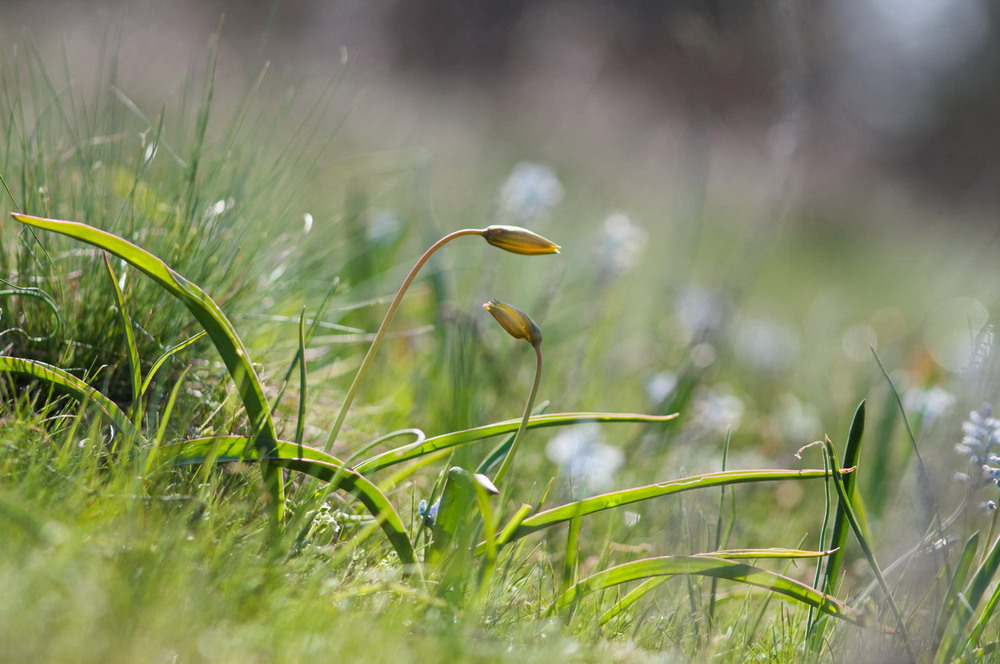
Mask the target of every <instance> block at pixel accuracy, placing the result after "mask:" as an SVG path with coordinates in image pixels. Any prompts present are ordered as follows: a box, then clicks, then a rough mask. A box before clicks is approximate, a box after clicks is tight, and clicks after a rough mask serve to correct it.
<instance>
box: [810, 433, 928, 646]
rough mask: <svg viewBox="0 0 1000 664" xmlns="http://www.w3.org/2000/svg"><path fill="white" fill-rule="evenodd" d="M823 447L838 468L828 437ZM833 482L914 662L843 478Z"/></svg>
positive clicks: (899, 614) (836, 477) (899, 616)
mask: <svg viewBox="0 0 1000 664" xmlns="http://www.w3.org/2000/svg"><path fill="white" fill-rule="evenodd" d="M823 449H824V450H825V451H826V455H827V459H828V460H829V463H830V466H831V467H832V468H839V467H840V465H839V462H838V461H837V453H836V452H835V451H834V450H833V443H831V442H830V439H829V438H828V439H826V440H825V441H824V442H823ZM833 482H834V486H835V487H836V488H837V495H838V497H839V498H840V502H841V504H843V506H844V515H845V516H846V517H847V519H848V521H849V522H850V524H851V529H852V530H854V536H855V537H856V539H857V540H858V544H859V545H860V546H861V550H862V551H863V552H864V554H865V558H866V559H867V560H868V566H869V567H870V568H871V570H872V574H874V575H875V579H876V581H878V585H879V587H880V588H881V589H882V593H883V594H884V595H885V600H886V602H887V603H888V604H889V608H890V610H891V611H892V614H893V616H894V617H895V618H896V625H897V627H898V628H899V635H900V637H901V638H902V639H903V646H904V647H905V648H906V654H907V656H908V657H909V659H910V661H911V662H916V661H917V657H916V655H915V654H914V650H913V646H912V645H911V643H910V635H909V633H908V632H907V630H906V623H905V622H904V620H903V613H902V611H900V610H899V607H898V606H897V605H896V600H895V599H893V597H892V591H891V590H890V588H889V584H888V583H886V581H885V577H884V576H883V575H882V570H881V569H880V568H879V565H878V562H877V561H876V560H875V552H874V551H872V548H871V546H870V545H869V544H868V538H867V537H865V534H864V531H863V530H862V529H861V524H860V522H859V521H858V517H857V515H855V513H854V509H853V507H851V497H850V495H849V494H848V493H847V489H845V488H844V482H843V478H842V477H841V476H840V474H838V473H834V474H833Z"/></svg>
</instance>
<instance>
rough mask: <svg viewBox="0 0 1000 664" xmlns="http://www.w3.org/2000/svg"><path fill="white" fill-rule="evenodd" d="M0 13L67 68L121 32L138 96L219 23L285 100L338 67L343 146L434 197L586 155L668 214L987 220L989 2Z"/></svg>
mask: <svg viewBox="0 0 1000 664" xmlns="http://www.w3.org/2000/svg"><path fill="white" fill-rule="evenodd" d="M0 7H2V12H3V21H2V23H0V35H2V36H3V38H4V40H5V41H7V42H8V43H9V42H10V41H11V40H12V39H13V38H14V37H17V36H19V35H21V34H22V33H24V32H27V34H29V35H30V36H31V37H32V39H34V40H35V41H36V42H37V43H38V44H39V45H40V47H41V48H43V49H52V50H53V51H54V52H55V51H57V50H58V49H61V48H63V47H65V48H66V50H67V52H69V53H72V54H74V55H73V57H72V58H71V64H74V65H79V64H83V63H88V62H92V61H91V60H88V58H87V52H88V51H95V52H96V51H97V50H98V49H100V48H101V45H102V43H103V42H104V41H106V40H107V38H108V36H109V35H113V34H115V33H116V32H117V31H119V30H120V31H121V44H122V48H121V52H122V55H123V59H122V67H123V69H124V75H125V79H124V80H126V81H128V82H129V83H130V84H132V85H133V86H134V88H136V89H141V86H143V85H145V86H147V87H148V89H147V92H149V93H150V94H153V93H154V92H155V94H157V95H159V94H162V91H163V90H165V89H166V90H169V89H170V87H171V85H174V86H179V85H180V79H181V78H182V76H183V74H184V73H185V71H186V69H187V66H188V64H187V63H188V62H189V60H190V56H191V51H192V49H193V48H196V47H197V45H199V44H204V43H205V42H206V41H207V38H208V34H209V33H210V32H211V31H212V30H214V29H215V27H216V25H217V23H218V20H219V17H220V16H222V15H224V16H225V20H224V27H223V56H222V57H221V60H220V66H221V67H222V71H223V72H225V73H227V75H229V76H231V77H232V76H237V75H239V74H241V73H245V72H241V70H256V69H257V68H258V67H259V66H260V63H261V62H262V61H264V60H269V61H271V62H272V63H273V70H272V71H276V72H278V73H279V76H286V77H293V78H294V81H291V82H293V83H295V84H299V85H301V84H303V83H304V82H305V81H306V80H307V77H308V76H319V77H322V76H323V75H324V73H325V74H326V75H330V73H331V71H332V70H335V69H336V68H338V67H340V66H341V61H342V59H343V58H345V57H346V59H347V61H348V67H349V72H348V75H347V82H346V87H347V90H345V92H344V94H342V95H341V99H342V100H344V101H345V102H350V103H351V104H352V105H353V107H354V109H355V112H354V113H353V114H352V117H351V119H350V121H349V122H348V123H347V124H346V125H345V131H346V132H347V133H348V134H352V135H355V136H359V137H360V138H359V143H363V144H364V145H366V146H369V148H371V149H378V148H390V149H395V148H399V147H401V146H404V145H409V146H421V147H425V148H427V149H429V150H430V151H431V152H432V153H433V154H434V155H435V158H436V161H437V163H438V165H439V167H440V169H441V172H440V175H441V177H442V179H446V180H448V181H452V183H453V184H452V185H451V186H452V187H459V186H460V185H461V184H463V182H464V181H463V180H462V179H461V176H462V175H463V174H465V175H466V176H468V175H469V174H470V170H471V172H472V173H473V174H474V173H475V170H476V169H477V168H481V167H483V165H482V164H483V160H482V158H481V157H482V154H483V152H485V151H494V150H504V151H506V152H508V155H506V156H508V157H515V158H527V159H532V160H549V161H554V162H558V163H560V164H574V163H578V162H577V160H580V159H586V160H587V161H588V163H587V168H591V169H595V170H598V171H599V172H601V173H603V174H604V175H606V176H609V178H610V176H611V175H612V174H613V175H614V178H613V179H615V180H617V181H630V182H634V183H636V184H639V185H641V186H642V187H644V188H646V189H647V190H648V188H649V187H657V188H659V189H660V191H661V193H662V194H663V195H664V196H665V197H667V198H668V199H669V200H671V201H673V202H675V203H678V202H679V203H680V204H681V205H682V206H683V205H689V204H690V201H685V199H686V198H689V197H695V196H708V197H710V198H711V199H713V200H714V199H719V198H721V199H726V198H729V199H732V200H736V201H740V202H741V204H745V203H746V202H747V200H748V199H749V200H751V201H752V200H754V199H755V198H761V197H765V196H766V195H767V194H768V193H769V192H772V191H773V189H774V187H776V186H778V187H782V186H785V184H786V182H785V181H786V180H791V181H793V182H791V184H794V185H795V189H794V191H795V192H797V194H798V195H801V196H804V197H805V198H806V199H808V200H809V201H815V202H817V204H819V203H822V204H823V205H825V206H837V207H851V206H852V205H854V204H856V202H857V201H858V200H859V199H865V200H869V201H877V202H879V203H880V204H887V205H902V206H904V207H905V206H912V207H913V208H916V209H917V210H919V211H920V213H919V214H918V216H929V217H933V216H935V209H936V207H937V206H946V207H947V209H948V211H949V212H948V215H949V216H954V214H955V213H956V212H961V213H963V214H966V213H968V214H970V215H971V216H973V217H978V218H980V219H989V218H990V217H992V216H994V215H995V213H996V210H997V207H998V206H1000V126H998V125H1000V123H998V117H1000V39H998V38H997V33H998V29H1000V28H998V21H1000V19H998V17H1000V8H998V6H997V3H995V2H990V1H988V0H817V1H814V2H801V1H800V0H766V1H763V2H754V3H745V2H727V1H725V0H715V1H712V0H579V1H574V2H567V1H561V0H532V1H528V0H510V1H506V2H488V1H487V2H483V1H478V2H474V1H468V0H465V1H463V0H394V1H390V0H331V1H320V0H314V1H304V0H284V1H276V2H273V3H271V2H243V1H238V0H237V1H228V2H227V1H226V0H208V1H200V2H184V1H176V0H171V1H167V2H153V1H143V0H136V1H134V2H128V3H121V2H45V1H42V2H39V1H28V0H22V1H18V0H5V1H4V2H2V3H0ZM75 74H76V75H78V76H85V74H86V72H85V71H80V72H75ZM136 89H133V91H132V92H133V94H135V93H136ZM359 93H363V94H359ZM491 161H494V163H495V160H491ZM790 161H793V162H794V167H793V168H789V165H788V162H790ZM470 166H471V169H470ZM776 169H777V170H781V169H785V172H783V173H777V174H776V173H775V172H774V171H775V170H776ZM456 176H457V177H458V178H459V180H458V181H454V180H453V178H455V177H456ZM775 180H778V182H775ZM436 185H437V186H438V187H447V186H449V185H447V184H446V183H444V182H436ZM692 189H694V190H698V193H697V194H695V193H693V192H692ZM911 212H913V211H912V210H911ZM899 216H909V215H899Z"/></svg>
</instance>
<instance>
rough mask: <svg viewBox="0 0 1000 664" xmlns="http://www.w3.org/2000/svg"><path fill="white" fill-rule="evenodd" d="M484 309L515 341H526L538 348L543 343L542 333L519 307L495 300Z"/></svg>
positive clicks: (485, 305) (484, 306)
mask: <svg viewBox="0 0 1000 664" xmlns="http://www.w3.org/2000/svg"><path fill="white" fill-rule="evenodd" d="M483 309H486V311H488V312H490V315H491V316H493V318H495V319H496V321H497V322H498V323H500V327H502V328H503V329H505V330H507V334H509V335H510V336H512V337H514V338H515V339H524V340H525V341H527V342H528V343H529V344H531V345H532V346H535V347H536V348H537V347H538V346H539V345H540V344H541V343H542V331H541V330H539V329H538V326H537V325H535V321H533V320H531V318H530V317H529V316H528V314H526V313H524V312H523V311H521V310H520V309H518V308H517V307H512V306H510V305H509V304H506V303H504V302H501V301H500V300H495V299H494V300H490V301H489V302H487V303H486V304H484V305H483Z"/></svg>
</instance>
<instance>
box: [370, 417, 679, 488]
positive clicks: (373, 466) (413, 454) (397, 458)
mask: <svg viewBox="0 0 1000 664" xmlns="http://www.w3.org/2000/svg"><path fill="white" fill-rule="evenodd" d="M675 417H677V413H674V414H672V415H642V414H638V413H552V414H551V415H540V416H537V417H534V416H533V417H531V418H530V419H529V420H528V426H527V428H528V429H535V428H541V427H557V426H567V425H570V424H580V423H582V422H603V423H629V422H662V421H666V420H670V419H673V418H675ZM521 421H522V420H521V419H520V418H518V419H516V420H504V421H503V422H496V423H494V424H487V425H484V426H480V427H475V428H472V429H463V430H461V431H453V432H451V433H446V434H441V435H439V436H433V437H431V438H428V439H427V440H425V441H423V442H422V443H420V444H419V445H417V444H412V443H411V444H410V445H405V446H403V447H400V448H397V449H393V450H388V451H387V452H382V453H381V454H378V455H376V456H374V457H371V458H369V459H365V460H364V461H362V462H361V463H359V464H358V465H357V466H356V468H357V470H358V471H359V472H361V473H365V474H368V473H373V472H375V471H377V470H382V469H383V468H388V467H389V466H393V465H396V464H398V463H403V462H405V461H410V460H411V459H416V458H417V457H422V456H424V455H426V454H431V453H434V452H437V451H439V450H443V449H447V448H452V447H459V446H461V445H467V444H469V443H474V442H477V441H480V440H483V439H484V438H490V437H492V436H499V435H503V434H506V433H512V432H515V431H517V429H518V428H519V427H520V426H521Z"/></svg>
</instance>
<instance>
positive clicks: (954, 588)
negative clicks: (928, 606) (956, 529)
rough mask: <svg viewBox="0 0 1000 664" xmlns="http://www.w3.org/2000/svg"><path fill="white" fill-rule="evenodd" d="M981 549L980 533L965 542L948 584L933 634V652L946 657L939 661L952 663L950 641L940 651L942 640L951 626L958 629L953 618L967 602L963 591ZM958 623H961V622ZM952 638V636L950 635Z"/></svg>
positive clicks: (940, 658)
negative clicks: (961, 603) (953, 623)
mask: <svg viewBox="0 0 1000 664" xmlns="http://www.w3.org/2000/svg"><path fill="white" fill-rule="evenodd" d="M978 549H979V533H973V534H972V536H971V537H969V538H968V539H967V540H966V541H965V546H964V547H962V553H961V555H960V556H959V557H958V564H957V565H956V566H955V571H954V572H952V575H951V581H950V582H949V583H948V590H947V592H946V593H945V596H944V602H943V603H942V605H941V609H940V610H939V611H938V615H937V620H936V621H935V624H934V631H933V632H932V635H933V636H932V640H931V649H930V651H931V652H934V653H938V654H939V655H941V654H944V657H939V661H946V662H947V661H951V657H950V656H948V654H947V652H948V650H950V645H951V644H950V643H949V642H950V641H952V639H951V638H949V639H948V641H947V642H945V644H944V648H942V649H941V650H940V651H939V650H938V648H940V647H941V645H942V639H944V638H945V630H946V629H948V627H949V626H951V627H952V628H957V627H958V625H951V623H952V618H953V617H954V615H955V610H956V609H957V608H958V605H959V603H960V602H963V601H965V599H964V597H962V594H963V593H962V591H963V590H964V589H965V580H966V579H967V578H968V574H969V570H970V569H971V568H972V562H973V560H974V559H975V557H976V551H978ZM958 622H961V621H960V620H959V621H958ZM949 636H950V635H949Z"/></svg>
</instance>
